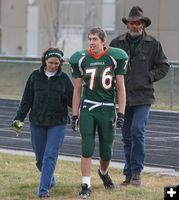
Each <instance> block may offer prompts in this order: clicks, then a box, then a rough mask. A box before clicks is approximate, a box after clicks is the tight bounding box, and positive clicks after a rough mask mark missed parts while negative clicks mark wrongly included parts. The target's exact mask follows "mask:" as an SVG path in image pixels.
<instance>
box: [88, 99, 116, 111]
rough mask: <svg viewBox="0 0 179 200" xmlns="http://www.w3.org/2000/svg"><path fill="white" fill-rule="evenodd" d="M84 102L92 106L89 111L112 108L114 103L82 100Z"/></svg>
mask: <svg viewBox="0 0 179 200" xmlns="http://www.w3.org/2000/svg"><path fill="white" fill-rule="evenodd" d="M84 102H86V103H91V104H93V105H92V106H91V107H89V111H90V110H92V109H94V108H97V107H100V106H114V103H105V102H99V101H92V100H88V99H84Z"/></svg>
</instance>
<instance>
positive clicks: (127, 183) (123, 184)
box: [121, 176, 131, 186]
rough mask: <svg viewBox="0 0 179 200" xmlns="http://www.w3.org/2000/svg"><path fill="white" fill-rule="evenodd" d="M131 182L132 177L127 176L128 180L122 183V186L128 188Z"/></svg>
mask: <svg viewBox="0 0 179 200" xmlns="http://www.w3.org/2000/svg"><path fill="white" fill-rule="evenodd" d="M130 182H131V176H126V179H125V180H124V181H123V182H122V183H121V185H122V186H127V185H129V184H130Z"/></svg>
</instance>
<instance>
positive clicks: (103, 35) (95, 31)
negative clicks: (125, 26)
mask: <svg viewBox="0 0 179 200" xmlns="http://www.w3.org/2000/svg"><path fill="white" fill-rule="evenodd" d="M90 34H92V35H94V34H97V35H98V37H99V38H100V39H101V41H102V42H104V41H105V39H107V33H106V32H105V31H104V30H103V29H101V28H100V27H95V28H92V29H91V30H90V31H89V32H88V37H89V35H90Z"/></svg>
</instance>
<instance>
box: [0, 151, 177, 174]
mask: <svg viewBox="0 0 179 200" xmlns="http://www.w3.org/2000/svg"><path fill="white" fill-rule="evenodd" d="M0 153H9V154H14V155H22V156H34V153H33V152H28V151H15V150H9V149H1V148H0ZM59 158H60V159H61V160H66V161H75V162H80V158H77V157H70V156H63V155H60V156H59ZM92 162H93V163H94V164H99V161H98V160H93V161H92ZM110 166H111V167H114V168H119V169H123V167H124V163H119V162H111V163H110ZM143 172H146V173H159V174H161V175H168V176H179V171H175V170H174V169H167V168H159V167H147V166H145V167H144V170H143Z"/></svg>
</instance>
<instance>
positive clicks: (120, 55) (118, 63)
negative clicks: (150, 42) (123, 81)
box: [109, 47, 128, 75]
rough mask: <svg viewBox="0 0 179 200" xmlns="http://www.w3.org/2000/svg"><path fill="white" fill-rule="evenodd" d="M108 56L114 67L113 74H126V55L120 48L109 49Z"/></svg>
mask: <svg viewBox="0 0 179 200" xmlns="http://www.w3.org/2000/svg"><path fill="white" fill-rule="evenodd" d="M109 54H110V57H111V59H112V60H113V62H114V65H115V74H116V75H120V74H121V75H122V74H126V66H127V62H128V55H127V53H126V52H125V51H124V50H122V49H120V48H113V47H110V48H109Z"/></svg>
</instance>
